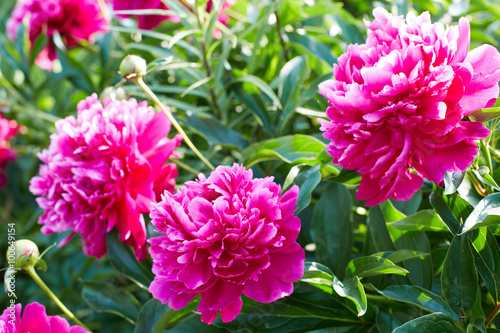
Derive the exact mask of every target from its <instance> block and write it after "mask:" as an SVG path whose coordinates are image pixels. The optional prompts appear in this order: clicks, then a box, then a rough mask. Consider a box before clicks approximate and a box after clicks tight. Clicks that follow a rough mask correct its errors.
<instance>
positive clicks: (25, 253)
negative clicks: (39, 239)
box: [7, 239, 40, 269]
mask: <svg viewBox="0 0 500 333" xmlns="http://www.w3.org/2000/svg"><path fill="white" fill-rule="evenodd" d="M39 258H40V252H39V251H38V246H36V244H35V243H33V242H32V241H30V240H28V239H20V240H17V241H15V242H14V243H13V244H12V246H11V247H9V249H8V250H7V261H8V262H9V264H10V265H11V267H12V266H13V268H15V269H23V268H25V267H27V266H35V265H36V263H37V262H38V260H39Z"/></svg>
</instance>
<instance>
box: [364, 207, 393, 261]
mask: <svg viewBox="0 0 500 333" xmlns="http://www.w3.org/2000/svg"><path fill="white" fill-rule="evenodd" d="M366 224H367V228H368V232H367V236H366V237H367V238H369V239H370V240H371V241H372V243H373V246H374V247H375V249H376V251H379V252H381V251H395V250H396V247H395V246H394V243H393V242H392V239H391V236H390V234H389V231H387V225H386V222H385V217H384V214H383V212H382V208H381V206H380V205H378V206H373V207H370V209H369V211H368V221H367V223H366Z"/></svg>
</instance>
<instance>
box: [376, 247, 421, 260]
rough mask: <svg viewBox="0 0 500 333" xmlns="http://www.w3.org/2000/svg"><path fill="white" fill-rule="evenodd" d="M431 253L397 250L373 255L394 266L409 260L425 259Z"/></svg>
mask: <svg viewBox="0 0 500 333" xmlns="http://www.w3.org/2000/svg"><path fill="white" fill-rule="evenodd" d="M428 255H429V253H425V252H419V251H413V250H407V249H402V250H397V251H385V252H378V253H374V254H372V256H375V257H380V258H385V259H389V260H390V261H392V262H393V263H394V264H397V263H398V262H401V261H405V260H409V259H424V258H425V257H426V256H428Z"/></svg>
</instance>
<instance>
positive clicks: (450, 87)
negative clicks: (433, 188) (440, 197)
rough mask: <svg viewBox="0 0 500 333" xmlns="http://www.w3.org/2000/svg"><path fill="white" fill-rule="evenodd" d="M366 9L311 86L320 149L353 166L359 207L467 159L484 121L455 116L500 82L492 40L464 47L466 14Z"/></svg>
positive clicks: (412, 188) (491, 98) (405, 191)
mask: <svg viewBox="0 0 500 333" xmlns="http://www.w3.org/2000/svg"><path fill="white" fill-rule="evenodd" d="M373 15H374V17H375V19H374V20H373V21H372V22H366V25H367V27H368V38H367V41H366V44H362V45H351V46H349V48H348V51H347V53H346V54H343V55H342V56H340V57H339V61H338V65H334V69H333V74H334V76H335V78H334V80H328V81H325V82H323V83H321V84H320V85H319V90H320V93H321V94H322V95H323V96H325V97H326V98H327V99H328V101H329V105H330V107H328V109H327V111H326V115H327V116H328V118H329V120H330V121H326V120H321V121H320V123H321V128H320V129H321V130H322V131H323V132H324V133H323V136H324V137H325V138H326V139H329V140H331V143H330V144H328V154H330V156H332V158H333V161H334V163H337V164H339V165H341V166H342V167H344V168H346V169H350V170H358V172H359V173H361V174H362V177H361V184H360V186H359V189H358V193H357V198H358V199H359V200H367V202H366V205H367V206H373V205H377V204H379V203H380V202H382V201H384V200H387V199H389V198H391V197H392V198H393V199H395V200H408V199H409V198H411V197H412V196H413V194H414V193H415V192H416V191H417V190H418V189H419V188H420V186H421V185H422V183H423V178H424V177H425V178H427V179H429V180H432V181H434V182H436V183H437V184H439V185H442V182H443V176H444V173H445V172H449V171H461V170H464V169H465V168H467V167H468V166H469V165H470V163H471V162H472V161H473V159H474V156H475V154H476V153H477V147H476V144H475V142H474V140H480V139H483V138H485V137H487V136H488V134H489V130H488V129H487V128H486V127H484V126H483V125H482V124H480V123H474V124H473V123H470V122H468V121H466V120H463V119H464V116H467V115H469V114H470V113H471V112H472V111H474V110H477V109H480V108H485V107H490V106H492V105H493V104H494V103H495V101H496V98H497V97H498V92H499V87H498V82H499V81H500V54H499V52H498V51H497V50H496V49H495V48H494V47H492V46H490V45H483V46H480V47H478V48H477V49H475V50H473V51H471V52H469V42H470V27H469V22H468V21H467V19H465V18H462V19H460V22H459V25H458V27H446V28H445V27H444V26H443V25H442V24H441V23H432V22H431V20H430V15H429V13H423V14H422V15H420V16H415V14H413V13H409V14H408V15H407V17H406V21H405V19H404V18H403V16H399V17H395V16H393V15H392V14H390V13H388V12H387V11H386V10H385V9H382V8H377V9H375V10H374V11H373Z"/></svg>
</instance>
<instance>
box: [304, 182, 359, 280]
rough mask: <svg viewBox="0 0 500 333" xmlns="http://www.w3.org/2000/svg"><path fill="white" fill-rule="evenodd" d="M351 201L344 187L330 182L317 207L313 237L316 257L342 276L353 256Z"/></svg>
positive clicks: (312, 229) (312, 230) (313, 221)
mask: <svg viewBox="0 0 500 333" xmlns="http://www.w3.org/2000/svg"><path fill="white" fill-rule="evenodd" d="M351 207H352V200H351V196H350V194H349V192H348V191H347V189H346V188H345V186H343V185H340V184H335V183H334V184H331V185H329V187H328V189H327V190H326V191H325V192H324V193H323V194H322V195H321V198H320V199H319V201H318V203H317V204H316V206H315V207H314V213H313V219H312V226H311V238H312V240H313V242H314V243H315V244H316V258H317V259H318V261H319V262H321V263H324V264H325V265H327V266H328V267H330V268H331V269H332V270H333V272H334V273H335V275H336V276H337V277H339V278H340V279H342V278H344V272H345V268H346V267H347V264H348V262H349V260H350V259H351V248H352V240H353V231H352V208H351Z"/></svg>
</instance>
